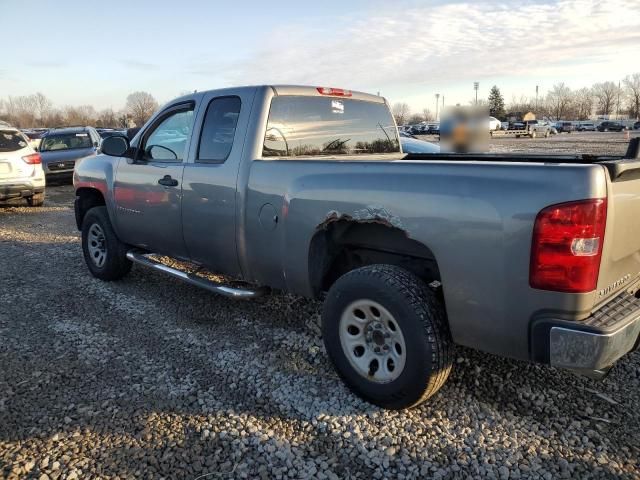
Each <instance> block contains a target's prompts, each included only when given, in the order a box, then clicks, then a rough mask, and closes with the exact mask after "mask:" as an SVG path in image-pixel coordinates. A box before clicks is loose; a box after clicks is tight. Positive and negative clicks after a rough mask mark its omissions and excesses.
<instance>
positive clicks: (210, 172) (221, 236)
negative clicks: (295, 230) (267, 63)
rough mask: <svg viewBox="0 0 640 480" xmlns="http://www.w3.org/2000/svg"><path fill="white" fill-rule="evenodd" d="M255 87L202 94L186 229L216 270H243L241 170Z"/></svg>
mask: <svg viewBox="0 0 640 480" xmlns="http://www.w3.org/2000/svg"><path fill="white" fill-rule="evenodd" d="M255 92H256V90H255V89H249V88H242V89H237V90H235V89H229V90H225V91H224V93H220V92H210V93H207V94H205V96H204V97H203V99H202V108H200V109H199V112H198V120H197V122H196V125H197V127H196V131H195V132H194V135H193V138H194V140H193V147H192V149H191V153H190V158H189V162H188V163H186V164H185V171H184V178H183V187H182V191H183V204H182V217H183V232H184V239H185V242H186V246H187V250H188V252H189V257H190V258H191V260H192V261H194V262H196V263H199V264H201V265H205V266H206V267H207V268H209V269H211V270H214V271H216V272H221V273H225V274H228V275H238V274H240V273H241V272H240V265H239V261H238V255H237V243H236V241H237V231H238V228H239V226H238V218H237V215H238V213H237V212H238V201H241V200H239V199H238V195H239V194H238V193H237V189H236V185H237V182H238V171H239V168H240V165H241V162H242V152H243V147H244V139H245V136H246V135H247V129H248V124H249V119H250V114H251V107H252V104H253V100H254V97H255Z"/></svg>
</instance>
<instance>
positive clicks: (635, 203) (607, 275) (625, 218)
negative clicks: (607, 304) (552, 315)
mask: <svg viewBox="0 0 640 480" xmlns="http://www.w3.org/2000/svg"><path fill="white" fill-rule="evenodd" d="M603 163H604V166H605V167H607V169H608V171H609V178H610V182H609V185H608V188H607V190H608V192H607V195H608V199H607V226H606V230H605V238H604V245H603V250H602V261H601V264H600V275H599V277H598V287H597V296H596V304H601V303H603V302H604V301H606V300H607V299H610V298H611V297H613V296H615V295H616V294H619V293H620V292H622V291H624V290H625V289H626V288H629V287H630V286H632V285H633V284H634V283H636V280H638V278H640V159H624V160H621V161H615V162H603Z"/></svg>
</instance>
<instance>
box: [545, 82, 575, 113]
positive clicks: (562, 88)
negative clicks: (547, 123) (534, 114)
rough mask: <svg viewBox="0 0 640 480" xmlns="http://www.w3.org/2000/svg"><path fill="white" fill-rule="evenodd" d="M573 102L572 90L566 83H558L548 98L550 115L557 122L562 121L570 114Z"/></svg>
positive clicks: (548, 94)
mask: <svg viewBox="0 0 640 480" xmlns="http://www.w3.org/2000/svg"><path fill="white" fill-rule="evenodd" d="M572 100H573V95H572V93H571V89H570V88H569V87H567V86H566V85H565V84H564V82H560V83H556V84H555V85H554V86H553V88H552V89H551V90H550V91H549V92H548V93H547V97H546V104H547V108H548V109H549V114H550V115H551V116H552V117H553V118H555V119H556V120H561V119H562V118H563V117H565V116H566V115H567V114H568V113H569V109H570V107H571V102H572Z"/></svg>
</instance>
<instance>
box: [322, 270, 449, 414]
mask: <svg viewBox="0 0 640 480" xmlns="http://www.w3.org/2000/svg"><path fill="white" fill-rule="evenodd" d="M358 300H373V301H375V302H376V303H378V304H379V305H381V306H382V307H384V308H385V309H386V310H388V312H389V313H391V315H392V316H393V318H394V320H395V322H396V323H397V324H398V327H399V330H400V331H401V333H402V335H403V336H404V339H405V348H406V360H405V364H404V368H403V369H402V370H401V373H400V374H399V376H398V377H397V378H395V379H394V380H392V381H390V382H388V383H377V382H375V381H372V380H369V379H368V378H366V377H365V376H364V375H362V374H361V373H359V372H358V371H357V370H356V369H355V368H354V367H353V366H352V364H351V361H350V360H349V358H347V356H346V354H345V351H344V350H343V347H342V344H341V340H340V331H339V330H340V320H341V317H342V315H343V313H344V312H345V311H346V310H347V309H348V308H349V307H350V306H351V305H352V304H353V302H356V301H358ZM322 336H323V338H324V343H325V347H326V349H327V352H328V354H329V358H330V359H331V361H332V362H333V365H334V367H335V369H336V371H337V372H338V374H339V375H340V377H341V378H342V379H343V380H344V382H345V383H346V384H347V386H348V387H349V388H350V389H351V390H352V391H353V392H354V393H355V394H356V395H358V396H360V397H361V398H363V399H364V400H366V401H368V402H370V403H373V404H375V405H378V406H380V407H383V408H389V409H402V408H408V407H412V406H415V405H418V404H419V403H421V402H423V401H425V400H426V399H428V398H429V397H431V396H432V395H434V394H435V393H436V392H437V391H438V390H439V389H440V387H442V385H444V383H445V382H446V380H447V378H448V377H449V373H450V371H451V365H452V358H453V343H452V342H451V340H450V334H449V329H448V327H447V322H446V314H445V310H444V307H443V305H442V302H441V301H440V300H439V299H438V297H437V295H436V293H435V292H434V291H432V290H431V289H430V288H429V287H428V286H427V285H425V283H424V282H423V281H422V280H420V279H419V278H418V277H416V276H415V275H413V274H412V273H411V272H409V271H407V270H404V269H402V268H399V267H396V266H393V265H369V266H366V267H362V268H358V269H356V270H352V271H350V272H348V273H347V274H345V275H343V276H342V277H340V278H339V279H338V280H337V281H336V282H335V284H334V285H333V286H332V287H331V289H330V290H329V293H328V295H327V298H326V300H325V303H324V309H323V313H322ZM356 348H357V347H356Z"/></svg>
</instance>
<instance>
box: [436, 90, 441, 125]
mask: <svg viewBox="0 0 640 480" xmlns="http://www.w3.org/2000/svg"><path fill="white" fill-rule="evenodd" d="M438 100H440V94H439V93H436V122H437V121H438V106H439V105H440V103H439V102H438Z"/></svg>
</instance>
